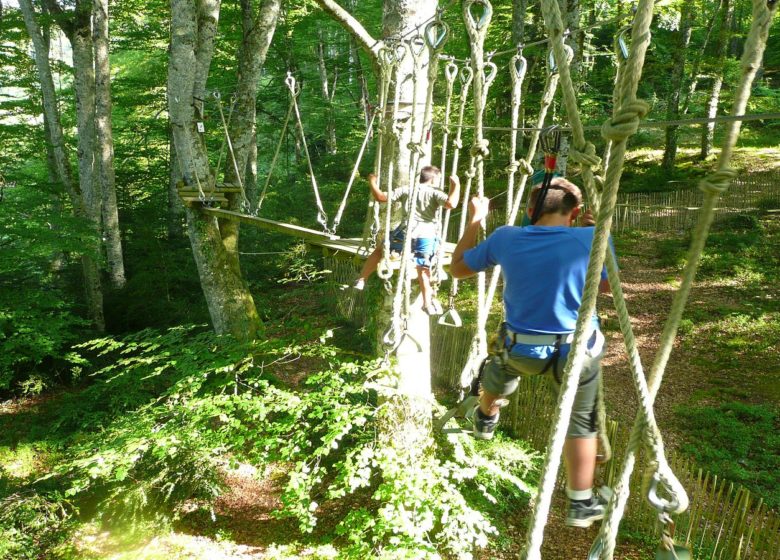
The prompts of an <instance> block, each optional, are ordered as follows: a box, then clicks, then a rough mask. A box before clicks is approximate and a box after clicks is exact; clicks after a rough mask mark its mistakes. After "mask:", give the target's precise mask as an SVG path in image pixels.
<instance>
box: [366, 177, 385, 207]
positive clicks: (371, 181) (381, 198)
mask: <svg viewBox="0 0 780 560" xmlns="http://www.w3.org/2000/svg"><path fill="white" fill-rule="evenodd" d="M368 186H369V188H370V189H371V196H373V197H374V200H376V201H377V202H387V194H386V193H383V192H382V191H380V190H379V187H377V186H376V175H375V174H374V173H369V174H368Z"/></svg>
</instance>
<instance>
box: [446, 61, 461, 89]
mask: <svg viewBox="0 0 780 560" xmlns="http://www.w3.org/2000/svg"><path fill="white" fill-rule="evenodd" d="M444 77H445V78H446V79H447V85H448V87H452V85H453V84H454V83H455V79H456V78H457V77H458V65H457V64H455V63H454V62H453V61H452V60H450V61H448V62H447V65H446V66H445V67H444Z"/></svg>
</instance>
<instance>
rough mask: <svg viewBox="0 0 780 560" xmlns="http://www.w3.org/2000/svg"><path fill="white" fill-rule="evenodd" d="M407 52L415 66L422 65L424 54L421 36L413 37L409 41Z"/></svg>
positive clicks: (423, 40) (423, 41)
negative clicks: (410, 54)
mask: <svg viewBox="0 0 780 560" xmlns="http://www.w3.org/2000/svg"><path fill="white" fill-rule="evenodd" d="M408 45H409V52H410V53H412V59H413V60H414V65H415V66H421V65H422V57H423V54H425V46H426V44H425V39H424V38H423V36H422V35H415V36H414V37H412V38H411V39H409V43H408Z"/></svg>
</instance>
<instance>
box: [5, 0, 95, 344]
mask: <svg viewBox="0 0 780 560" xmlns="http://www.w3.org/2000/svg"><path fill="white" fill-rule="evenodd" d="M19 7H20V8H21V11H22V16H23V17H24V22H25V27H26V28H27V31H28V33H29V35H30V39H31V40H32V43H33V47H34V50H35V65H36V69H37V72H38V79H39V80H40V83H41V93H42V98H43V110H44V114H45V115H46V118H45V120H44V125H45V126H46V127H47V137H48V138H49V140H50V142H51V149H52V153H53V156H54V163H55V167H56V175H57V179H58V180H59V181H60V182H61V183H62V185H63V187H64V188H65V191H66V192H67V194H68V197H69V198H70V201H71V204H72V206H73V212H74V214H75V215H76V216H79V217H84V218H87V219H89V220H90V221H91V222H92V223H93V224H96V228H95V240H96V242H97V239H98V232H99V227H100V226H99V224H100V204H99V200H100V199H99V197H98V198H97V199H96V198H95V192H94V188H93V187H94V185H93V184H92V173H91V171H92V169H91V166H90V167H89V168H87V169H86V172H85V177H81V175H80V176H79V183H78V184H77V183H76V182H75V181H74V179H73V171H72V168H71V165H70V160H69V159H68V158H69V156H68V148H67V145H66V143H65V137H64V134H63V131H62V122H61V120H60V114H59V109H58V104H57V94H56V91H55V89H54V80H53V78H52V73H51V65H50V64H49V51H48V48H47V47H46V42H45V41H44V38H43V34H42V33H41V28H40V26H39V25H38V22H37V20H36V14H35V11H34V9H33V6H32V2H31V0H20V2H19ZM47 7H50V6H49V4H47ZM54 7H55V8H56V7H57V6H56V5H55V6H54ZM79 8H80V10H79ZM76 16H77V17H76V22H77V23H80V24H81V26H80V28H81V29H82V33H81V34H80V35H78V38H77V34H76V33H75V32H76V30H77V29H79V27H78V26H76V25H75V24H74V23H72V22H68V21H65V20H60V21H58V23H59V24H60V26H61V27H62V26H63V25H64V28H63V30H65V31H66V33H69V35H70V39H71V43H77V44H78V45H79V47H82V50H81V51H80V52H79V55H80V56H84V54H85V53H84V51H83V45H84V40H85V38H84V33H83V27H84V22H85V21H86V22H87V37H86V41H87V44H88V45H89V48H90V49H91V44H89V43H91V37H90V32H89V11H88V10H84V7H83V5H82V6H77V12H76ZM88 58H89V60H90V61H91V58H92V56H91V52H90V54H89V56H88ZM77 64H81V65H83V64H84V61H83V60H81V59H79V62H78V63H77V61H76V52H75V45H74V66H75V65H77ZM87 70H89V69H87ZM85 79H87V80H88V79H89V75H87V76H85V75H83V74H79V72H76V82H75V85H76V88H77V100H76V101H77V113H78V124H79V147H78V155H79V167H81V166H82V165H86V164H87V163H88V161H91V160H90V158H89V156H91V155H94V154H93V153H92V151H91V150H92V145H91V144H90V143H86V144H82V142H81V125H83V124H84V123H85V120H86V118H85V116H84V115H83V112H82V111H81V109H82V108H83V107H84V105H83V102H84V100H83V99H81V98H80V96H79V93H80V91H81V88H82V87H84V86H85V84H84V80H85ZM92 88H93V89H92V92H93V94H94V76H93V78H92ZM86 89H87V92H86V93H87V94H88V93H89V88H88V87H87V88H86ZM82 93H83V92H82ZM89 103H90V100H89V99H87V100H86V106H87V107H88V106H89ZM92 107H93V111H92V123H93V129H92V135H93V136H94V97H93V98H92ZM87 128H88V127H87ZM86 135H87V136H89V130H87V131H86ZM85 150H86V153H85ZM80 171H81V170H80ZM85 187H86V188H87V192H85V190H84V189H85ZM96 200H97V201H98V205H97V208H95V201H96ZM95 217H97V222H95ZM96 246H99V245H98V244H97V243H96ZM81 265H82V272H83V277H84V287H85V296H86V302H87V313H88V316H89V317H90V319H91V320H92V322H93V325H94V326H95V328H96V329H97V330H98V331H103V330H104V329H105V320H104V317H103V292H102V287H101V283H100V270H99V269H98V266H97V262H96V261H95V259H94V258H93V256H92V255H90V254H84V255H82V257H81Z"/></svg>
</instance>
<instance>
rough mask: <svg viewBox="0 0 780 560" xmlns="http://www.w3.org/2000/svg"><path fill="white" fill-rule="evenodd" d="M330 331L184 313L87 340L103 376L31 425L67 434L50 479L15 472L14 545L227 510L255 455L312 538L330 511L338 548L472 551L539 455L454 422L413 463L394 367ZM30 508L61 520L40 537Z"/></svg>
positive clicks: (8, 514) (384, 553) (2, 525)
mask: <svg viewBox="0 0 780 560" xmlns="http://www.w3.org/2000/svg"><path fill="white" fill-rule="evenodd" d="M329 337H330V333H325V335H324V336H322V337H321V338H319V339H314V340H305V339H298V340H295V339H293V338H291V337H287V338H285V339H275V340H270V339H268V340H263V341H259V342H256V343H254V344H251V345H248V346H247V345H241V344H238V343H236V342H234V341H232V340H231V339H227V338H220V337H216V336H214V335H212V334H210V333H209V332H207V331H205V330H204V329H202V328H199V327H179V328H174V329H170V330H168V331H165V332H156V331H149V330H147V331H142V332H141V333H137V334H135V335H132V336H129V337H125V338H123V339H114V338H103V339H98V340H93V341H91V342H88V343H85V344H82V345H81V346H80V347H79V348H78V350H79V351H80V353H81V354H82V355H83V356H84V357H85V359H87V360H89V362H91V364H92V368H91V370H90V372H89V375H90V377H91V379H92V382H91V384H90V385H89V386H88V387H87V388H85V389H84V390H82V391H80V392H77V393H66V394H64V395H62V396H61V397H60V398H59V399H58V401H57V402H56V403H54V406H56V408H57V414H56V416H45V417H42V418H41V422H42V425H41V427H40V432H39V433H38V434H37V435H31V439H35V438H37V437H41V438H43V437H45V438H48V439H49V440H51V441H52V442H56V444H53V445H54V447H56V448H58V449H59V450H60V455H59V457H58V459H59V460H58V461H57V462H56V463H55V465H54V466H53V467H51V468H50V469H48V472H45V473H38V475H39V476H37V478H36V477H34V476H33V477H28V478H26V479H24V480H19V479H14V478H12V477H10V475H9V474H8V473H5V472H4V471H2V470H0V474H2V481H3V484H2V485H0V490H2V493H0V500H3V501H4V505H6V508H4V513H3V515H2V517H0V531H2V532H0V535H2V537H0V543H2V544H0V550H3V548H2V547H6V549H7V550H16V549H20V548H25V549H27V550H30V551H34V552H30V554H38V555H39V556H44V557H47V558H56V557H58V554H59V552H58V550H60V549H59V548H58V546H61V544H62V543H63V541H67V539H66V538H65V537H63V534H65V535H67V533H68V531H69V530H70V529H71V528H73V527H74V526H76V525H77V524H78V523H80V522H83V521H86V520H89V519H100V520H102V522H104V523H121V524H123V526H124V525H127V524H128V523H130V524H133V523H143V522H148V520H149V519H160V520H165V519H175V518H177V517H180V516H181V515H182V514H183V512H185V511H191V510H192V508H193V507H196V508H200V509H204V510H206V511H207V512H208V513H209V515H211V516H213V515H214V510H213V507H212V506H213V504H214V501H215V500H216V499H217V497H218V496H219V495H220V494H221V493H222V492H223V491H224V488H225V476H224V475H225V473H227V472H229V471H231V470H233V469H235V468H237V467H238V466H239V465H241V464H249V465H252V466H255V467H258V471H259V472H263V471H264V468H263V467H267V466H274V467H275V468H279V467H281V469H282V470H283V471H285V472H286V478H285V484H284V489H283V491H282V495H281V501H282V503H283V508H282V509H281V510H280V511H279V512H277V514H278V515H279V516H282V517H287V518H291V519H293V520H294V521H295V522H296V524H297V526H298V529H299V534H300V538H301V540H302V541H305V540H306V539H307V538H308V537H307V536H306V535H308V534H310V533H312V532H313V531H315V529H316V528H317V527H318V524H319V522H320V520H321V516H322V515H327V516H330V519H329V523H328V526H329V527H330V526H333V527H335V528H334V529H332V531H333V535H332V540H333V542H334V546H336V547H337V548H338V549H339V557H343V558H369V557H376V558H385V557H386V558H389V557H392V558H415V559H419V558H438V557H440V555H441V554H448V555H450V556H452V557H458V558H470V557H471V552H472V551H473V550H475V548H476V547H482V546H485V545H486V544H487V543H488V539H489V538H490V537H491V536H492V535H494V534H495V532H496V529H495V522H494V519H495V517H496V516H497V515H498V513H500V512H501V511H505V510H506V509H507V508H509V507H516V506H517V505H518V504H521V503H524V502H525V501H526V499H527V496H528V493H529V492H530V489H529V488H528V487H527V485H526V483H525V482H524V480H525V479H526V478H527V475H528V474H529V472H530V471H531V469H532V468H533V467H534V465H535V461H534V459H533V455H532V454H530V453H529V452H527V451H526V450H525V449H523V448H522V447H520V446H519V445H517V444H514V443H511V442H508V441H505V442H503V443H502V444H501V446H500V448H501V451H500V452H498V451H496V450H495V449H494V450H491V451H488V449H487V448H484V447H480V446H479V445H478V444H477V443H475V442H472V441H471V440H470V439H468V438H463V437H462V436H450V437H449V438H443V439H441V440H440V441H438V442H435V443H434V442H430V446H429V449H427V451H426V452H424V453H422V454H420V455H419V456H418V457H417V459H416V462H415V464H414V468H410V467H411V465H410V464H408V458H407V457H406V456H405V455H404V454H403V453H401V452H399V451H398V450H397V449H395V447H394V446H389V445H387V440H386V439H383V438H382V436H381V433H382V429H381V418H382V416H383V414H385V413H384V408H385V407H387V406H390V405H388V404H380V401H381V402H385V403H387V402H392V400H393V399H390V400H383V399H379V398H378V394H377V391H380V392H381V393H382V394H383V396H385V397H387V396H389V395H391V394H392V390H391V389H389V387H390V386H391V385H392V373H391V372H390V370H387V369H386V368H383V367H381V365H380V364H379V363H378V362H375V361H365V362H357V363H356V362H354V361H353V360H354V358H352V357H347V356H345V355H344V354H342V353H341V351H340V349H338V348H336V347H334V346H332V345H331V344H330V341H329ZM294 364H300V366H299V367H302V368H306V370H307V374H308V375H307V376H306V377H305V379H304V380H303V381H302V382H300V385H299V386H297V387H292V386H290V385H289V384H288V383H287V377H288V376H289V372H290V368H291V366H292V367H295V366H294ZM44 433H45V436H44ZM4 443H5V442H4V441H0V445H2V444H4ZM40 475H42V476H40ZM22 496H27V497H25V498H24V499H23V498H22ZM31 500H32V501H31ZM328 503H332V504H334V505H333V506H332V507H325V504H328ZM344 504H350V505H349V507H345V506H344ZM496 504H498V506H497V505H496ZM35 512H38V513H35ZM334 512H335V513H334ZM334 515H335V516H336V519H333V516H334ZM30 517H32V518H33V519H34V520H37V521H36V522H39V523H46V525H47V527H51V531H50V533H51V534H50V535H49V536H46V535H47V534H48V533H44V537H45V538H43V539H41V540H36V541H35V542H30V539H29V538H27V537H25V534H26V533H25V532H24V531H20V529H19V528H20V527H24V526H26V525H28V524H29V523H30V521H29V518H30ZM48 518H52V519H56V522H54V521H52V522H46V521H45V519H48ZM47 530H48V529H47ZM328 530H330V529H328ZM14 547H16V548H14ZM31 557H35V556H34V555H33V556H31Z"/></svg>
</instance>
